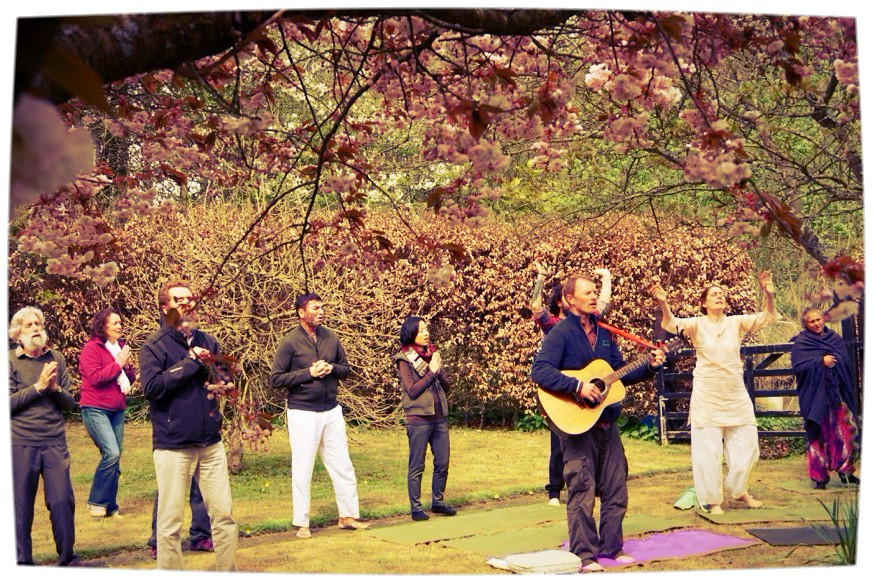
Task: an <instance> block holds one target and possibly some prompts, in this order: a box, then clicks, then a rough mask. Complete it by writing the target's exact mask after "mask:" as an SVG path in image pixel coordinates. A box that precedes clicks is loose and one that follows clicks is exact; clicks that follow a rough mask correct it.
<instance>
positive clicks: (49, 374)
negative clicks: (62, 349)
mask: <svg viewBox="0 0 873 583" xmlns="http://www.w3.org/2000/svg"><path fill="white" fill-rule="evenodd" d="M34 386H35V387H36V392H38V393H43V392H45V390H46V389H51V390H52V391H60V390H61V389H60V387H58V363H57V362H55V361H52V362H47V363H46V364H45V365H43V367H42V371H41V372H40V373H39V379H37V381H36V383H35V385H34Z"/></svg>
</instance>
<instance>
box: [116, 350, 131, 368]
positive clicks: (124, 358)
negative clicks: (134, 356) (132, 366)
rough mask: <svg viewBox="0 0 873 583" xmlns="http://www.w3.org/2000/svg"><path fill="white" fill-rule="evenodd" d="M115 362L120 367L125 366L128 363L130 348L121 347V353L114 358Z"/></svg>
mask: <svg viewBox="0 0 873 583" xmlns="http://www.w3.org/2000/svg"><path fill="white" fill-rule="evenodd" d="M115 362H117V363H118V365H119V366H121V367H124V366H126V365H127V363H128V362H130V346H124V347H122V349H121V352H119V353H118V356H116V357H115Z"/></svg>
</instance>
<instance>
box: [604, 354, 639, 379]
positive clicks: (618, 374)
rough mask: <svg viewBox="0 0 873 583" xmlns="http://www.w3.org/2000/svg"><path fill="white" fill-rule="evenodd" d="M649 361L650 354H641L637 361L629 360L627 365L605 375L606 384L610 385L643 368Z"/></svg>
mask: <svg viewBox="0 0 873 583" xmlns="http://www.w3.org/2000/svg"><path fill="white" fill-rule="evenodd" d="M649 361H650V359H649V356H648V355H645V356H641V357H640V358H638V359H636V360H635V361H633V362H629V363H627V364H626V365H624V366H623V367H621V368H620V369H618V370H615V371H613V372H612V373H610V374H608V375H606V376H605V377H603V379H602V380H603V382H604V384H605V385H606V386H607V387H608V386H609V385H611V384H612V383H614V382H615V381H617V380H619V379H622V378H624V377H626V376H627V375H629V374H630V373H632V372H634V371H637V370H639V369H641V368H643V367H644V366H646V365H647V364H649Z"/></svg>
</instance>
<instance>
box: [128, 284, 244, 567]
mask: <svg viewBox="0 0 873 583" xmlns="http://www.w3.org/2000/svg"><path fill="white" fill-rule="evenodd" d="M195 304H196V302H195V298H194V294H192V293H191V286H190V285H189V284H188V283H187V282H185V281H181V280H174V281H169V282H167V283H165V284H164V285H162V286H161V289H160V290H159V291H158V305H159V307H160V309H161V328H160V329H159V330H158V331H157V332H155V333H154V334H152V335H151V336H150V337H149V338H148V340H146V342H145V344H143V347H142V349H141V350H140V353H139V364H140V370H141V373H140V381H141V383H142V387H143V393H144V394H145V396H146V398H147V399H148V400H149V414H150V417H151V420H152V450H153V457H154V463H155V477H156V479H157V482H158V494H159V495H158V514H157V554H158V556H157V567H158V569H182V568H183V567H184V565H183V560H182V545H181V537H180V535H181V530H182V515H183V512H184V510H185V506H186V504H187V503H188V495H189V489H190V488H191V479H192V478H196V479H197V482H198V484H199V486H200V491H201V493H202V494H203V500H204V501H205V502H206V507H207V508H208V511H209V519H210V525H211V527H212V542H213V544H214V548H215V568H216V570H219V571H231V570H234V556H235V554H236V545H237V536H238V532H237V525H236V521H235V520H234V518H233V516H231V505H232V501H231V495H230V480H229V478H228V470H227V454H226V452H225V449H224V444H223V443H222V441H221V414H220V413H219V411H218V405H217V403H216V399H210V398H209V395H210V393H209V391H208V390H207V388H206V386H205V385H206V384H207V383H208V382H209V380H210V379H209V370H208V366H209V363H210V362H212V360H213V359H212V358H211V357H217V356H218V355H219V349H218V342H216V340H215V338H213V337H212V336H210V335H208V334H206V333H205V332H203V331H201V330H198V329H197V314H196V312H195Z"/></svg>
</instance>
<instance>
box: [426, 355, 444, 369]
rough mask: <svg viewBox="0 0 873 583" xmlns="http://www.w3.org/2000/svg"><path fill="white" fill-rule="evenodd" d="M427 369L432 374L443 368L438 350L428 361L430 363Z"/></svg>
mask: <svg viewBox="0 0 873 583" xmlns="http://www.w3.org/2000/svg"><path fill="white" fill-rule="evenodd" d="M428 367H429V368H430V371H431V372H433V373H438V372H440V369H441V368H442V367H443V357H442V356H440V352H439V350H437V351H436V352H434V353H433V356H432V357H431V359H430V363H428Z"/></svg>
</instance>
